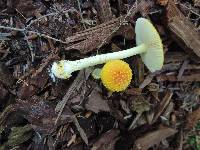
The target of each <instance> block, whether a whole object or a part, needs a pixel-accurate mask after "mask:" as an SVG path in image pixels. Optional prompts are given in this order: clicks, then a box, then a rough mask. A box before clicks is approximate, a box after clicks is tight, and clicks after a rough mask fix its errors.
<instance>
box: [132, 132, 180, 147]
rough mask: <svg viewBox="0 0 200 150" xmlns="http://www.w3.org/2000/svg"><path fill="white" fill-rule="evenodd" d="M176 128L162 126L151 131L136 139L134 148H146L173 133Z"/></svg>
mask: <svg viewBox="0 0 200 150" xmlns="http://www.w3.org/2000/svg"><path fill="white" fill-rule="evenodd" d="M176 132H177V130H175V129H172V128H162V129H159V130H157V131H152V132H150V133H147V134H145V135H144V136H143V137H141V138H139V139H137V140H136V141H135V144H134V148H133V149H135V150H147V149H149V148H150V147H152V146H153V145H156V144H159V143H160V142H161V141H162V140H164V139H166V138H168V137H170V136H172V135H174V134H175V133H176Z"/></svg>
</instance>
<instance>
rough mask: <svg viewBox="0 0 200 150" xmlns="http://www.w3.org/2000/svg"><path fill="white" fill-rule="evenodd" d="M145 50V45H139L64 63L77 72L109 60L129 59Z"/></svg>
mask: <svg viewBox="0 0 200 150" xmlns="http://www.w3.org/2000/svg"><path fill="white" fill-rule="evenodd" d="M146 49H147V48H146V45H145V44H141V45H139V46H137V47H133V48H130V49H127V50H123V51H119V52H113V53H107V54H101V55H96V56H92V57H88V58H84V59H80V60H75V61H66V63H69V64H70V65H73V70H74V71H77V70H82V69H84V68H87V67H90V66H95V65H98V64H103V63H105V62H107V61H109V60H115V59H124V58H127V57H131V56H133V55H137V54H142V53H145V52H146Z"/></svg>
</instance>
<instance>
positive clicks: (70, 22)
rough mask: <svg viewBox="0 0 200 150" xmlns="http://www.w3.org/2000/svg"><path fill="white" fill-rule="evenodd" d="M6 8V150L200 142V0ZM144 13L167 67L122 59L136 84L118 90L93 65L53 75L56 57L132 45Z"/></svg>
mask: <svg viewBox="0 0 200 150" xmlns="http://www.w3.org/2000/svg"><path fill="white" fill-rule="evenodd" d="M0 12H1V13H0V16H1V17H0V59H1V63H0V94H1V95H0V145H1V146H0V149H15V148H19V149H71V150H74V149H80V150H82V149H93V150H95V149H110V150H114V149H116V150H118V149H120V150H121V149H123V150H129V149H150V148H152V147H153V148H157V149H189V148H190V149H191V148H194V147H196V148H197V147H198V145H197V144H198V141H197V139H198V134H197V131H198V130H197V128H198V123H199V119H200V118H199V102H200V101H199V97H200V94H199V93H200V92H199V91H200V90H199V89H200V83H199V81H200V67H199V63H200V61H199V60H200V59H199V56H200V51H199V47H200V46H199V38H200V37H199V25H200V23H199V21H200V20H199V18H200V10H199V1H197V0H193V1H189V0H186V1H182V0H178V1H173V0H157V1H153V0H148V1H135V0H130V1H122V0H112V1H109V0H102V1H96V0H95V1H91V0H87V1H81V0H77V1H72V0H70V1H67V2H65V1H63V0H59V1H58V0H55V1H40V0H39V1H32V0H28V1H24V0H14V1H3V0H0ZM138 17H146V18H148V19H149V20H151V22H152V23H153V24H154V25H155V27H156V28H157V30H158V32H159V34H160V35H161V38H162V41H163V45H164V52H165V61H164V66H163V68H162V69H161V70H159V71H157V72H155V73H150V72H148V70H147V69H146V67H145V66H144V64H143V62H142V61H141V59H140V58H139V57H137V56H136V57H131V58H129V59H126V62H128V63H129V65H130V66H131V68H132V70H133V75H134V76H133V79H132V82H131V85H130V86H129V87H128V89H126V90H125V91H124V92H120V93H112V94H110V93H109V92H108V91H107V90H106V89H105V88H104V87H103V85H102V83H101V81H100V80H95V79H93V78H92V77H91V73H92V71H93V70H94V69H96V68H88V69H86V70H82V71H80V72H76V73H74V74H73V75H72V77H71V78H70V79H68V80H58V79H57V80H56V81H55V82H53V81H52V79H51V78H50V76H49V69H50V67H51V64H52V63H53V62H54V61H57V60H61V59H69V60H75V59H79V58H85V57H89V56H92V55H96V54H100V53H106V52H114V51H120V50H123V49H126V48H130V47H133V46H135V33H134V26H135V21H136V19H137V18H138ZM95 67H96V66H95ZM101 67H102V65H99V66H97V68H101ZM138 116H139V117H138ZM131 125H132V126H131ZM130 126H131V128H130ZM193 129H194V130H193ZM177 135H178V136H177ZM127 139H128V140H127ZM188 139H189V140H188ZM187 141H189V142H187ZM194 144H196V145H194Z"/></svg>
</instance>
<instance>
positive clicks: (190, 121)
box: [186, 109, 200, 129]
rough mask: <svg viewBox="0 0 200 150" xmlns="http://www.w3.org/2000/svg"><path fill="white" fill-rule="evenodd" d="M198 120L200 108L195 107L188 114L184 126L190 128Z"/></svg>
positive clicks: (199, 118)
mask: <svg viewBox="0 0 200 150" xmlns="http://www.w3.org/2000/svg"><path fill="white" fill-rule="evenodd" d="M199 120H200V109H197V110H195V111H193V112H192V113H190V114H189V115H188V117H187V125H186V128H187V129H192V128H193V127H194V126H195V125H196V123H197V122H198V121H199Z"/></svg>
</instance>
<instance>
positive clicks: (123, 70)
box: [101, 60, 132, 92]
mask: <svg viewBox="0 0 200 150" xmlns="http://www.w3.org/2000/svg"><path fill="white" fill-rule="evenodd" d="M131 79H132V70H131V68H130V67H129V65H128V64H127V63H126V62H124V61H122V60H111V61H108V62H107V63H106V64H105V65H104V66H103V68H102V70H101V80H102V83H103V85H104V86H105V87H106V88H107V89H108V90H110V91H111V92H119V91H124V90H125V89H126V88H127V87H128V86H129V84H130V82H131Z"/></svg>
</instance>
